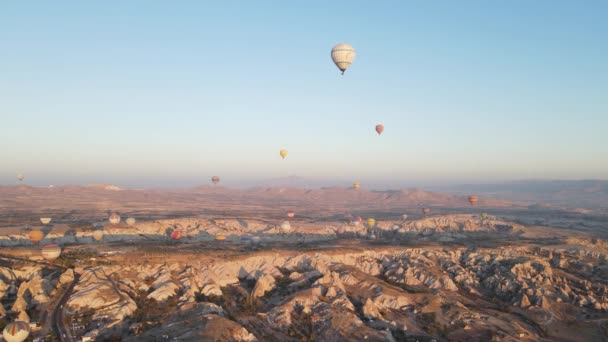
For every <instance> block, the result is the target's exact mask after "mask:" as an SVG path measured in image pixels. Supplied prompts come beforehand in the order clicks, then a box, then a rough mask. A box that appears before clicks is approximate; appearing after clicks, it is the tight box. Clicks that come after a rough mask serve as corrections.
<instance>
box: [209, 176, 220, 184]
mask: <svg viewBox="0 0 608 342" xmlns="http://www.w3.org/2000/svg"><path fill="white" fill-rule="evenodd" d="M211 181H212V182H213V184H215V185H217V183H219V182H220V177H218V176H213V177H211Z"/></svg>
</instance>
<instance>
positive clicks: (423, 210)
mask: <svg viewBox="0 0 608 342" xmlns="http://www.w3.org/2000/svg"><path fill="white" fill-rule="evenodd" d="M430 212H431V209H429V208H423V209H422V213H423V214H424V215H426V214H428V213H430Z"/></svg>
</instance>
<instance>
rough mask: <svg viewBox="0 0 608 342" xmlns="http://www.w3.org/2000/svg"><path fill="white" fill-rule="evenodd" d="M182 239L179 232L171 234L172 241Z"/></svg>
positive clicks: (175, 231)
mask: <svg viewBox="0 0 608 342" xmlns="http://www.w3.org/2000/svg"><path fill="white" fill-rule="evenodd" d="M181 237H182V232H181V231H179V230H174V231H173V233H171V238H172V239H173V240H179V239H180V238H181Z"/></svg>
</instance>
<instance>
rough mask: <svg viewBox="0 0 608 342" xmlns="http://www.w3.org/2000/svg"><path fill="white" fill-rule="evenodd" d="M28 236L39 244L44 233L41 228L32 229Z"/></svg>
mask: <svg viewBox="0 0 608 342" xmlns="http://www.w3.org/2000/svg"><path fill="white" fill-rule="evenodd" d="M28 237H29V239H30V241H32V243H35V244H38V243H39V242H40V241H42V238H44V233H43V232H42V231H41V230H40V229H36V230H32V231H31V232H30V233H29V234H28Z"/></svg>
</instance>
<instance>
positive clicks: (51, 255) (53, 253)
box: [42, 243, 61, 261]
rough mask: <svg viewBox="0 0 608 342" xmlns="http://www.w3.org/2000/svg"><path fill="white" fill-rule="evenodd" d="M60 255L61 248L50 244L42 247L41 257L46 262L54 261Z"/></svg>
mask: <svg viewBox="0 0 608 342" xmlns="http://www.w3.org/2000/svg"><path fill="white" fill-rule="evenodd" d="M60 255H61V247H59V246H58V245H56V244H54V243H52V244H48V245H44V247H42V257H43V258H44V259H45V260H48V261H54V260H56V259H57V258H59V256H60Z"/></svg>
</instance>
